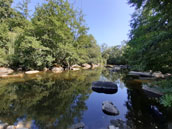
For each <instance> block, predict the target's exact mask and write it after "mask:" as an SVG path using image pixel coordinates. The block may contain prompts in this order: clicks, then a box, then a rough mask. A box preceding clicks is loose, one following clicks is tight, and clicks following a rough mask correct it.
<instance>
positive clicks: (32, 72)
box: [25, 70, 40, 74]
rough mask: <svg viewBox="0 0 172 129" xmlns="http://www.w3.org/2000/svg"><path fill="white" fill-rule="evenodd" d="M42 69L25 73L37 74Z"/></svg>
mask: <svg viewBox="0 0 172 129" xmlns="http://www.w3.org/2000/svg"><path fill="white" fill-rule="evenodd" d="M39 72H40V71H38V70H31V71H26V72H25V74H36V73H39Z"/></svg>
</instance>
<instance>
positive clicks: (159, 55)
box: [126, 0, 172, 72]
mask: <svg viewBox="0 0 172 129" xmlns="http://www.w3.org/2000/svg"><path fill="white" fill-rule="evenodd" d="M129 3H131V4H132V5H135V6H136V7H137V10H136V12H135V13H134V14H133V16H132V21H131V27H132V30H131V32H130V41H129V42H128V44H127V46H128V47H127V50H126V53H127V56H126V57H127V59H128V62H129V64H130V65H131V66H134V67H135V68H141V69H142V70H150V69H151V70H154V71H162V72H169V71H172V65H171V63H170V62H172V58H171V55H172V51H171V50H172V44H171V42H172V37H171V35H172V22H171V21H172V20H171V19H172V16H171V13H172V9H171V6H172V2H171V1H168V0H165V1H164V0H160V1H157V0H148V1H146V0H141V1H135V0H130V1H129Z"/></svg>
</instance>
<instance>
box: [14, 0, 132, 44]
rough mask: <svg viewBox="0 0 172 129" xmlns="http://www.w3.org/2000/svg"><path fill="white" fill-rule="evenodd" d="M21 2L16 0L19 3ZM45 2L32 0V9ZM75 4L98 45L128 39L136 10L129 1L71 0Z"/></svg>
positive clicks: (119, 42) (116, 42) (118, 42)
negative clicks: (80, 10)
mask: <svg viewBox="0 0 172 129" xmlns="http://www.w3.org/2000/svg"><path fill="white" fill-rule="evenodd" d="M19 1H21V0H14V2H15V3H18V2H19ZM43 1H45V0H31V3H30V5H29V6H30V9H31V10H34V7H35V6H36V5H37V4H38V3H42V2H43ZM69 1H70V2H71V3H74V6H75V8H81V9H82V11H83V13H84V15H85V20H86V25H87V26H88V27H89V28H90V29H89V34H92V35H93V36H94V37H95V39H96V40H97V43H98V44H99V45H101V44H102V43H106V44H108V46H114V45H120V44H121V42H122V41H123V40H127V39H128V35H127V34H128V33H129V30H130V26H129V22H130V19H131V14H132V13H133V12H134V8H131V7H130V6H129V5H128V4H127V0H69Z"/></svg>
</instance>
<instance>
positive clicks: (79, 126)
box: [69, 122, 85, 129]
mask: <svg viewBox="0 0 172 129" xmlns="http://www.w3.org/2000/svg"><path fill="white" fill-rule="evenodd" d="M84 127H85V124H84V123H83V122H81V123H77V124H74V125H72V127H71V128H69V129H84Z"/></svg>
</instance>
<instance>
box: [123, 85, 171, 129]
mask: <svg viewBox="0 0 172 129" xmlns="http://www.w3.org/2000/svg"><path fill="white" fill-rule="evenodd" d="M131 84H132V86H131ZM139 84H140V83H135V85H134V83H128V87H130V89H127V93H128V100H127V101H126V104H125V105H126V107H127V109H128V111H127V113H126V118H127V125H129V126H130V127H131V128H132V129H145V128H146V129H156V128H157V129H168V128H167V123H166V121H167V120H166V117H165V116H166V112H165V109H164V108H163V107H162V105H160V104H159V103H158V101H157V99H155V98H149V97H148V96H146V95H145V94H144V92H143V91H142V90H141V89H139V88H138V85H139ZM126 85H127V83H126ZM136 86H137V87H136ZM131 87H132V88H131Z"/></svg>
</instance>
